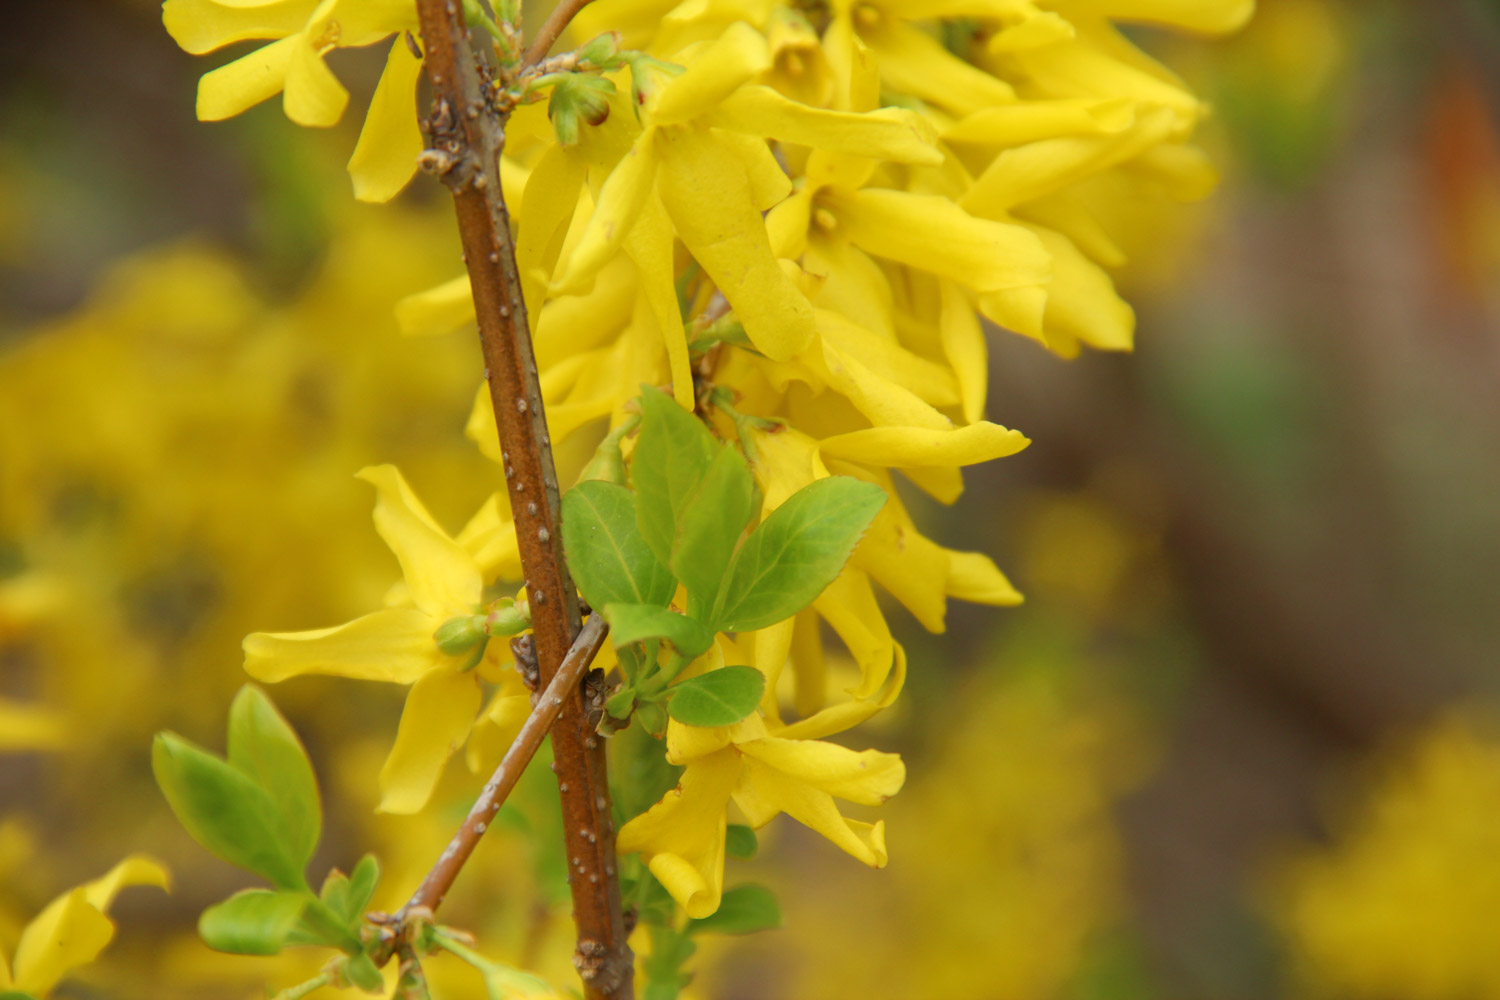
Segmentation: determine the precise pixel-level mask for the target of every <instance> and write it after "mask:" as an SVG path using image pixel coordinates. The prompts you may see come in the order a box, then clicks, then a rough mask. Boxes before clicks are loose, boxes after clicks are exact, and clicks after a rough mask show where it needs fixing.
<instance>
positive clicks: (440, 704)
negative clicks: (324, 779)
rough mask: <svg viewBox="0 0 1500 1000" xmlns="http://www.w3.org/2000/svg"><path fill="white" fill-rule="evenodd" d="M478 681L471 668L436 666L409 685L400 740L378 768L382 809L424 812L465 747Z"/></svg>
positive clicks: (398, 733) (475, 707)
mask: <svg viewBox="0 0 1500 1000" xmlns="http://www.w3.org/2000/svg"><path fill="white" fill-rule="evenodd" d="M479 701H480V692H479V681H478V679H477V678H476V677H475V676H474V675H473V673H471V672H467V671H458V670H453V669H451V668H444V669H440V670H433V671H430V672H429V673H427V674H426V675H425V676H423V677H422V678H421V679H419V680H418V681H417V682H416V683H415V684H413V685H412V686H411V691H410V692H408V693H407V695H406V707H405V708H404V709H403V710H402V712H401V724H400V726H399V727H398V728H397V729H396V743H395V745H394V746H392V747H391V753H390V756H388V757H387V758H386V759H385V765H384V766H383V767H382V768H381V769H380V805H379V807H378V811H379V812H385V813H399V814H403V815H406V814H410V813H415V812H420V811H421V809H422V807H423V806H425V805H426V804H427V800H428V799H430V798H431V797H432V790H433V789H434V788H435V787H437V782H438V779H439V778H440V777H442V775H443V765H444V764H446V763H447V762H448V758H449V757H451V756H452V755H453V751H455V750H457V749H458V748H459V747H461V746H463V742H464V740H466V739H468V737H469V729H470V727H471V726H473V724H474V713H476V712H478V711H479Z"/></svg>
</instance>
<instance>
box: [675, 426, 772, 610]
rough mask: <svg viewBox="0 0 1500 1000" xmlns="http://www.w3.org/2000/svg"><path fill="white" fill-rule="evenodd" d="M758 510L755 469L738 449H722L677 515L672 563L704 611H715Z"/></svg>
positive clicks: (689, 592)
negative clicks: (732, 561) (752, 471)
mask: <svg viewBox="0 0 1500 1000" xmlns="http://www.w3.org/2000/svg"><path fill="white" fill-rule="evenodd" d="M754 507H755V480H754V479H752V478H751V477H750V466H748V465H746V464H745V460H744V458H742V457H741V456H740V453H739V452H737V451H735V450H734V448H732V447H730V446H728V445H720V446H719V453H718V454H717V455H715V456H714V459H713V461H712V462H710V463H709V466H708V470H707V471H706V472H705V473H704V474H703V481H702V482H700V483H699V484H698V488H697V489H696V490H694V491H693V493H692V495H691V496H690V497H688V500H687V503H686V504H684V505H683V508H682V511H681V513H680V514H678V517H677V537H676V539H675V541H674V542H673V545H672V559H671V561H670V562H669V563H668V564H667V565H668V566H669V567H670V568H671V570H672V572H673V573H674V574H675V575H676V576H677V579H679V580H681V581H682V582H683V584H684V585H685V586H686V587H687V590H688V596H689V597H691V598H693V599H694V602H695V603H696V604H697V605H701V607H702V608H703V610H704V611H705V612H707V611H708V610H709V609H710V608H712V607H713V603H714V598H715V597H717V596H718V594H719V588H720V587H721V586H722V585H723V583H724V570H725V569H726V568H727V567H728V566H729V560H730V557H732V556H733V555H734V548H735V546H736V545H738V544H739V542H740V536H742V535H743V534H744V533H745V525H746V524H747V523H748V522H749V521H750V515H751V513H752V512H753V510H754ZM689 607H690V608H691V607H693V605H691V604H690V605H689Z"/></svg>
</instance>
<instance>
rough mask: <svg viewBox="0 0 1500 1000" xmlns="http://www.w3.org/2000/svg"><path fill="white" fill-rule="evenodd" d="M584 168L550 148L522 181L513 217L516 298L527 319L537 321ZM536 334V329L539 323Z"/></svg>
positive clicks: (561, 149)
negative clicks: (519, 295)
mask: <svg viewBox="0 0 1500 1000" xmlns="http://www.w3.org/2000/svg"><path fill="white" fill-rule="evenodd" d="M586 167H587V165H586V164H585V162H584V161H583V158H582V157H580V156H577V155H575V154H574V153H573V152H571V151H570V150H568V149H566V148H565V147H563V146H552V147H550V148H549V149H548V150H547V151H546V152H545V153H543V154H542V157H541V159H540V160H538V161H537V164H536V169H534V170H533V171H532V173H531V177H530V178H529V179H528V180H527V181H526V190H525V193H524V194H522V196H521V203H520V212H519V213H518V215H517V216H516V218H517V221H518V229H517V235H516V268H517V269H518V270H519V271H520V272H521V293H522V297H523V298H525V300H526V313H527V315H529V316H534V317H540V315H541V312H542V305H543V303H544V302H545V300H546V283H547V281H549V280H551V277H552V269H553V268H554V267H556V266H557V258H558V257H559V256H560V255H561V253H562V247H563V240H564V239H566V238H567V235H568V225H569V223H571V222H572V221H573V214H574V212H575V211H576V210H577V208H578V194H579V192H580V191H581V190H583V178H584V174H585V173H586ZM537 329H538V331H540V329H541V327H540V324H539V323H538V324H537Z"/></svg>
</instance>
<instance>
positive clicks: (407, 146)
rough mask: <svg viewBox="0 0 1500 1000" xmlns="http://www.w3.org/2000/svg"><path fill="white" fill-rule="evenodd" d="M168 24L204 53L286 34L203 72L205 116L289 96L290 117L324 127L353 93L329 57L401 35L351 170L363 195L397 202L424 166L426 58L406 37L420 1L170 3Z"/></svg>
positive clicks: (176, 36)
mask: <svg viewBox="0 0 1500 1000" xmlns="http://www.w3.org/2000/svg"><path fill="white" fill-rule="evenodd" d="M162 21H163V22H164V23H165V24H166V27H167V31H168V33H170V34H171V36H172V38H173V40H175V41H176V42H177V44H178V45H180V46H182V48H183V49H185V50H186V51H188V52H191V53H193V54H194V55H201V54H203V53H206V52H212V51H214V50H216V49H219V48H222V47H224V46H226V45H232V44H234V43H235V42H242V41H247V40H250V39H276V41H273V42H271V44H269V45H266V46H263V47H262V48H259V49H257V50H255V51H254V52H251V53H249V54H248V55H245V56H241V57H240V58H239V59H236V60H235V61H233V62H231V63H228V64H227V65H224V66H221V67H219V68H218V69H216V70H213V71H211V72H208V73H205V74H204V75H203V78H202V79H201V80H200V81H199V83H198V117H199V119H201V120H203V121H219V120H221V119H224V118H232V117H234V116H235V115H237V114H239V113H240V112H242V111H244V110H246V109H247V108H250V107H252V106H254V105H256V104H259V103H260V102H261V101H264V100H266V99H267V98H270V97H274V96H275V95H276V94H278V93H279V94H281V95H282V106H283V108H284V109H285V111H286V116H287V117H288V118H290V119H291V120H292V121H294V122H296V123H297V124H299V125H306V126H310V127H314V128H327V127H328V126H330V125H333V124H335V123H336V122H337V121H338V120H339V118H340V117H342V116H343V113H344V107H345V106H346V105H347V104H348V103H349V92H348V91H347V90H346V89H344V85H343V84H341V83H339V81H338V79H337V78H336V77H335V76H334V75H333V73H332V71H330V70H329V69H328V66H327V65H326V64H325V63H324V61H323V57H324V55H326V54H327V53H328V52H329V51H330V50H332V49H335V48H356V47H359V46H364V45H373V44H374V43H376V42H378V41H380V40H382V39H385V38H389V37H390V36H391V35H392V34H396V35H397V36H398V37H397V38H396V40H395V42H394V43H393V44H392V45H391V49H390V54H389V56H388V57H387V59H386V67H385V72H384V73H383V74H382V75H381V78H380V83H379V85H378V86H377V87H376V89H375V96H374V99H373V100H372V101H371V104H370V112H369V115H368V116H367V117H366V119H365V125H364V129H363V130H362V131H361V133H360V137H359V144H358V145H357V146H356V147H355V150H354V156H353V158H352V159H351V160H350V161H349V173H350V175H351V177H352V178H353V181H354V194H355V197H357V198H359V199H361V200H363V201H388V200H389V199H391V198H392V197H394V196H395V195H396V194H397V193H398V192H399V191H400V190H401V189H402V188H403V187H405V186H406V182H407V181H409V180H410V179H411V176H412V174H414V173H415V172H416V169H417V154H419V153H420V152H421V151H422V136H421V132H420V130H419V128H418V125H417V97H416V93H417V73H418V71H419V69H420V68H421V60H420V59H418V58H417V57H416V56H414V55H412V53H411V52H410V51H409V50H408V48H407V46H406V44H405V42H404V41H403V40H402V39H401V38H400V37H399V35H400V33H401V32H404V31H416V29H417V14H416V5H415V4H414V3H413V2H412V0H321V2H319V0H258V2H257V0H166V2H165V3H164V4H163V5H162Z"/></svg>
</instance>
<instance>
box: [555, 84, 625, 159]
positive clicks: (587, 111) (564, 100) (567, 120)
mask: <svg viewBox="0 0 1500 1000" xmlns="http://www.w3.org/2000/svg"><path fill="white" fill-rule="evenodd" d="M614 92H615V85H614V84H613V83H611V82H610V81H609V80H607V79H605V78H604V77H602V76H597V75H595V74H591V73H564V74H558V75H557V79H556V82H554V83H553V84H552V100H551V101H550V102H549V103H548V105H547V115H548V117H550V118H551V119H552V129H553V131H554V132H556V133H557V141H558V142H560V143H562V144H563V145H564V146H571V145H573V144H574V143H576V142H577V141H578V132H579V129H580V127H581V125H582V123H584V122H587V123H588V124H590V125H599V124H602V123H603V122H604V119H606V118H608V117H609V95H611V94H613V93H614Z"/></svg>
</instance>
